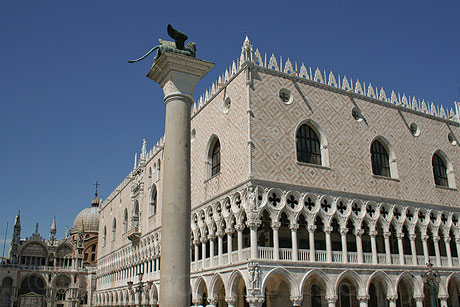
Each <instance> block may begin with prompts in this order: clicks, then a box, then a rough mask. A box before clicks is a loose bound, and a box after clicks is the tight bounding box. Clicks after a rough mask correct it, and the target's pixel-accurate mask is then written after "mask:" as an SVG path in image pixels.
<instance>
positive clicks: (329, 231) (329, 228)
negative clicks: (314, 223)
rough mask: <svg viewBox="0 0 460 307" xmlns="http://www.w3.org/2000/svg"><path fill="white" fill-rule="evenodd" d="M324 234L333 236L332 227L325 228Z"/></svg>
mask: <svg viewBox="0 0 460 307" xmlns="http://www.w3.org/2000/svg"><path fill="white" fill-rule="evenodd" d="M323 230H324V232H325V233H327V234H331V232H332V230H333V228H332V227H324V229H323Z"/></svg>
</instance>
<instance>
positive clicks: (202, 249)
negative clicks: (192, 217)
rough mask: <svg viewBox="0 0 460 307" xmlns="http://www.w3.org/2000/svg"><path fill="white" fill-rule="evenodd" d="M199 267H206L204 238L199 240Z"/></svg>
mask: <svg viewBox="0 0 460 307" xmlns="http://www.w3.org/2000/svg"><path fill="white" fill-rule="evenodd" d="M201 263H202V264H201V267H202V268H205V266H206V237H202V238H201Z"/></svg>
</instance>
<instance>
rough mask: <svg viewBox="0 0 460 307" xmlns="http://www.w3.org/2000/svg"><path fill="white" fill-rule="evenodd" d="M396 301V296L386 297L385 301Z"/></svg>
mask: <svg viewBox="0 0 460 307" xmlns="http://www.w3.org/2000/svg"><path fill="white" fill-rule="evenodd" d="M397 299H398V296H397V295H387V300H389V301H390V302H391V301H393V302H394V301H396V300H397Z"/></svg>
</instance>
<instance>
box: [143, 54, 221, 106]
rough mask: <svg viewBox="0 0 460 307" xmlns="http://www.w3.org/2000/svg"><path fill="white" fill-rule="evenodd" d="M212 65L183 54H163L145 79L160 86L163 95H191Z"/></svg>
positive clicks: (166, 96)
mask: <svg viewBox="0 0 460 307" xmlns="http://www.w3.org/2000/svg"><path fill="white" fill-rule="evenodd" d="M213 66H214V63H210V62H206V61H203V60H199V59H196V58H193V57H190V56H186V55H183V54H178V53H172V52H165V53H163V54H162V55H161V56H160V57H159V58H158V60H157V61H156V62H155V63H154V64H153V66H152V68H151V69H150V71H149V73H148V74H147V77H148V78H150V79H152V80H153V81H155V82H157V83H159V84H160V86H161V87H162V88H163V92H164V94H165V102H166V101H167V98H168V96H169V95H174V94H180V95H184V96H189V97H190V98H191V101H193V98H192V95H193V91H194V89H195V85H196V84H197V83H198V81H200V79H201V78H203V77H204V75H206V74H207V73H208V72H209V71H210V70H211V68H212V67H213Z"/></svg>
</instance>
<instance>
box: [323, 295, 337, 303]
mask: <svg viewBox="0 0 460 307" xmlns="http://www.w3.org/2000/svg"><path fill="white" fill-rule="evenodd" d="M338 298H339V297H338V296H337V295H326V301H327V302H328V303H335V302H337V299H338Z"/></svg>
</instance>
